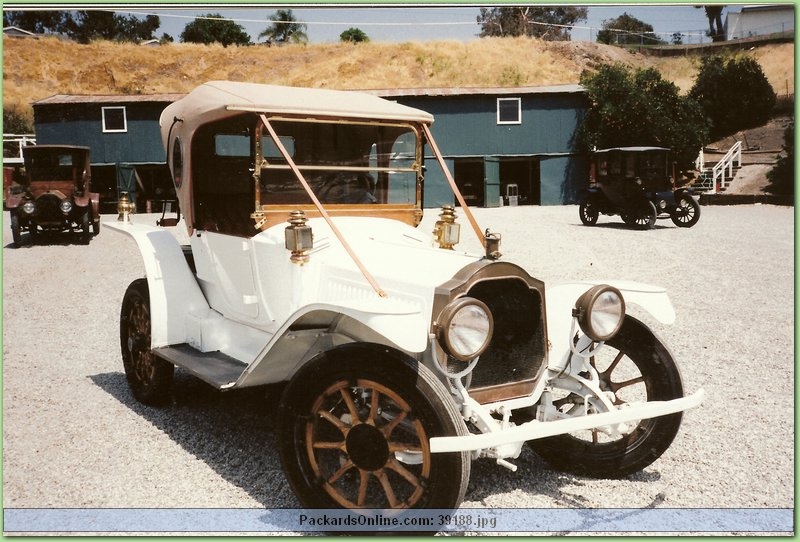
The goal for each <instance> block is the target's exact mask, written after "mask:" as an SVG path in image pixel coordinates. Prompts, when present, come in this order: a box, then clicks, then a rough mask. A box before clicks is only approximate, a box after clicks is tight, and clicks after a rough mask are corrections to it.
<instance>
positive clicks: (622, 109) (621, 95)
mask: <svg viewBox="0 0 800 542" xmlns="http://www.w3.org/2000/svg"><path fill="white" fill-rule="evenodd" d="M581 85H583V87H584V88H586V92H587V95H588V98H589V103H590V105H589V108H588V111H587V113H586V116H585V117H584V120H583V123H582V124H581V127H580V130H579V137H580V140H581V142H582V143H583V145H585V147H586V149H587V150H591V149H592V148H608V147H627V146H640V145H652V146H660V147H669V148H671V149H672V151H673V156H674V158H675V160H676V162H677V163H678V167H679V168H680V169H681V170H682V171H686V170H689V169H691V167H692V165H693V163H694V160H695V158H696V157H697V153H698V152H699V151H700V149H701V148H702V146H703V145H704V144H705V143H706V142H707V141H708V126H707V124H706V121H705V118H704V117H703V114H702V110H701V109H700V106H699V104H697V102H695V101H694V100H692V99H691V98H688V97H682V96H681V95H680V93H679V89H678V87H677V86H676V85H675V84H673V83H671V82H669V81H666V80H664V79H663V78H662V77H661V74H660V73H659V72H658V70H656V69H655V68H647V69H641V68H639V69H637V70H635V71H630V70H629V69H628V68H627V67H626V66H624V65H622V64H614V65H606V66H601V67H600V69H599V70H598V71H597V72H596V73H588V72H584V73H583V74H582V75H581Z"/></svg>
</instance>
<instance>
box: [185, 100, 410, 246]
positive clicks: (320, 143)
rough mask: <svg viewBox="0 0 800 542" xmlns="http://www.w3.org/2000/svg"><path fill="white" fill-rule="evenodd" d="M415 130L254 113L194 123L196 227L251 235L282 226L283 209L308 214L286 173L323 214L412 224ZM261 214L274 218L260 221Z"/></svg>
mask: <svg viewBox="0 0 800 542" xmlns="http://www.w3.org/2000/svg"><path fill="white" fill-rule="evenodd" d="M265 120H266V122H267V123H268V126H267V125H266V124H265ZM268 127H269V128H271V129H272V130H274V132H275V134H276V137H277V141H276V140H275V139H273V137H272V134H271V133H270V131H269V129H268ZM418 130H419V128H418V127H417V126H416V125H414V124H410V123H402V122H395V121H380V122H379V121H342V120H317V119H313V120H312V119H305V118H299V119H298V118H285V117H271V118H266V117H263V118H262V117H261V116H260V115H253V114H246V115H242V116H236V117H231V118H226V119H223V120H221V121H217V122H214V123H210V124H207V125H204V126H201V127H200V128H199V129H198V130H197V132H196V133H195V135H194V138H193V141H192V165H191V171H192V172H193V173H192V177H193V183H194V209H195V213H194V221H195V226H196V227H198V228H201V229H206V230H212V231H219V232H224V233H232V234H235V235H254V234H255V233H257V230H258V229H260V228H261V227H264V226H265V225H269V224H271V223H272V222H274V221H278V220H280V221H284V220H285V217H286V209H287V208H289V209H305V210H306V212H308V213H312V214H313V213H314V212H315V211H314V203H313V201H312V199H311V197H310V196H309V195H308V193H307V192H306V190H305V189H304V187H303V186H302V183H301V182H300V181H299V179H298V175H297V174H296V173H295V171H294V170H293V168H297V171H298V172H299V174H300V175H301V176H302V177H303V179H305V181H306V182H307V183H308V185H309V187H310V189H311V190H312V191H313V193H314V195H315V196H316V198H317V199H318V200H319V201H320V202H321V203H322V204H323V205H325V206H326V208H328V210H329V211H330V212H335V213H336V214H340V215H358V216H363V215H364V214H370V215H372V214H375V215H376V216H377V214H379V213H391V214H392V216H390V218H397V219H400V220H405V221H408V222H409V223H413V222H414V221H418V219H419V217H418V216H417V215H419V214H420V213H419V206H420V202H421V199H422V138H421V135H420V133H419V131H418ZM178 148H179V147H178ZM284 152H285V153H286V154H284ZM173 167H174V164H173ZM254 212H255V213H256V215H258V217H256V216H255V215H253V213H254ZM265 213H267V214H269V213H274V214H275V218H274V219H272V218H270V219H269V220H268V221H266V222H261V221H260V220H261V218H260V217H263V216H264V214H265ZM406 215H408V216H406ZM254 224H256V226H255V228H254Z"/></svg>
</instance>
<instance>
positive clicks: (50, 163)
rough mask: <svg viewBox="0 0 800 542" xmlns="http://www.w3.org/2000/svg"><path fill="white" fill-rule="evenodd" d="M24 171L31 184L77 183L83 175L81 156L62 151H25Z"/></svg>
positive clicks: (42, 149) (73, 152)
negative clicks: (51, 182) (44, 182)
mask: <svg viewBox="0 0 800 542" xmlns="http://www.w3.org/2000/svg"><path fill="white" fill-rule="evenodd" d="M25 153H26V156H25V169H26V171H27V173H28V177H29V179H30V180H31V181H32V182H40V181H77V180H78V179H80V175H81V174H82V173H83V171H82V169H83V161H82V155H81V154H80V153H78V152H77V151H71V150H63V149H46V148H39V149H27V150H26V151H25Z"/></svg>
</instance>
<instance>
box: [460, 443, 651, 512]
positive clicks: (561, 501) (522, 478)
mask: <svg viewBox="0 0 800 542" xmlns="http://www.w3.org/2000/svg"><path fill="white" fill-rule="evenodd" d="M511 463H513V464H514V465H516V466H517V471H516V472H509V471H507V470H506V469H505V468H503V467H501V466H499V465H497V464H496V463H495V461H494V460H493V459H488V458H484V459H479V460H477V461H473V462H472V473H471V476H470V483H469V487H468V489H467V494H466V496H465V499H467V500H471V501H478V502H480V503H481V504H484V505H489V503H488V502H487V499H488V500H491V498H492V496H493V495H496V494H501V493H510V492H515V491H518V492H521V493H529V494H536V495H542V496H543V497H548V498H550V499H552V500H553V501H554V502H555V503H557V506H558V507H563V508H587V507H588V508H595V507H597V503H596V502H590V501H588V500H587V499H585V498H584V497H582V496H581V495H579V494H578V492H577V491H574V490H573V489H571V488H575V487H576V486H577V487H580V486H584V485H586V483H585V482H586V481H594V480H595V479H594V478H587V477H583V476H577V475H574V474H568V473H563V472H560V471H557V470H555V469H553V468H552V467H550V466H549V465H548V464H547V463H546V462H545V461H544V460H542V459H541V458H540V457H539V456H538V455H537V454H536V452H534V451H533V450H531V449H530V448H529V447H528V446H524V447H523V449H522V453H520V455H519V457H518V458H517V459H513V460H511ZM650 469H652V467H649V468H648V470H645V471H640V472H637V473H634V474H632V475H630V476H626V477H624V479H625V480H628V481H634V482H641V483H648V484H649V483H652V482H655V481H657V480H660V479H661V474H659V473H658V472H653V471H652V470H650ZM656 504H658V503H657V502H654V503H653V505H656Z"/></svg>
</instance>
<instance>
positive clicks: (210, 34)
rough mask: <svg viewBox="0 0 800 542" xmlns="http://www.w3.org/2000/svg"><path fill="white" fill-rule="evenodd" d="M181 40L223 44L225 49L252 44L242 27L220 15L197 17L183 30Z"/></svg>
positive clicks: (212, 14)
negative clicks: (231, 46) (230, 46)
mask: <svg viewBox="0 0 800 542" xmlns="http://www.w3.org/2000/svg"><path fill="white" fill-rule="evenodd" d="M180 38H181V41H182V42H184V43H204V44H210V43H221V44H222V45H223V46H224V47H227V46H228V45H250V43H251V42H250V36H249V35H248V34H247V32H245V31H244V28H243V27H242V25H240V24H238V23H236V22H234V21H231V20H230V19H225V18H224V17H223V16H222V15H220V14H219V13H209V14H207V15H203V16H201V17H197V18H196V19H195V20H194V21H192V22H191V23H189V24H187V25H186V26H185V27H184V28H183V32H181V35H180Z"/></svg>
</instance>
